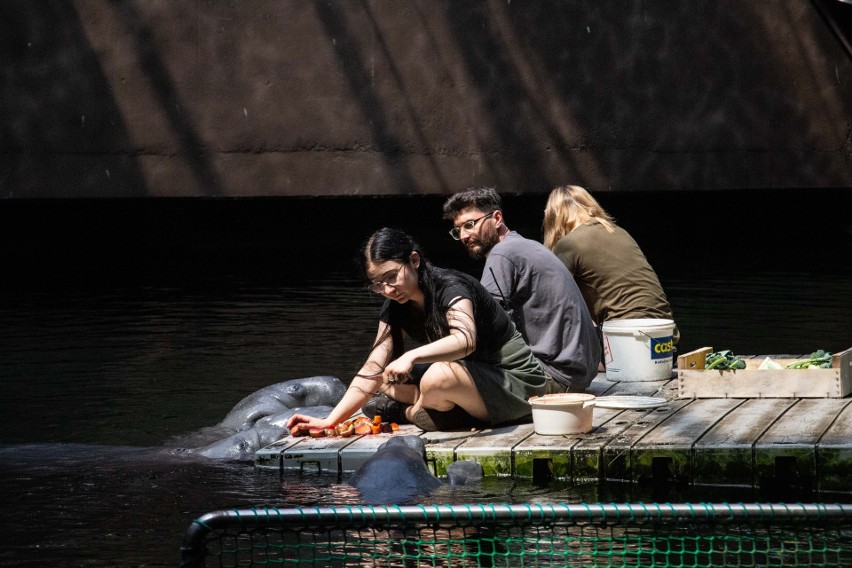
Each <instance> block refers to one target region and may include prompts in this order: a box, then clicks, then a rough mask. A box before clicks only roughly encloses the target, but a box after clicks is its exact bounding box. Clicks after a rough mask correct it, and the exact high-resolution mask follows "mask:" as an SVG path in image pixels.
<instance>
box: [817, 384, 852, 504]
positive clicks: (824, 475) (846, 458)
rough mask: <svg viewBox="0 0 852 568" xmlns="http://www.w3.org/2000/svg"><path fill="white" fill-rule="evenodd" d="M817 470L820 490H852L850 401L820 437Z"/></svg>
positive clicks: (851, 421)
mask: <svg viewBox="0 0 852 568" xmlns="http://www.w3.org/2000/svg"><path fill="white" fill-rule="evenodd" d="M847 402H850V401H847ZM817 472H818V473H817V478H818V479H817V489H818V490H819V491H820V492H843V493H850V492H852V402H850V403H849V404H847V405H846V406H845V407H844V408H843V410H842V411H841V412H840V414H839V415H838V416H837V419H836V420H835V421H834V423H833V424H832V425H831V426H829V428H828V430H826V432H825V434H823V435H822V438H820V440H819V443H818V444H817Z"/></svg>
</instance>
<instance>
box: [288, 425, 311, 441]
mask: <svg viewBox="0 0 852 568" xmlns="http://www.w3.org/2000/svg"><path fill="white" fill-rule="evenodd" d="M290 435H291V436H293V437H296V438H298V437H299V436H307V435H308V429H307V428H305V427H304V426H302V425H301V424H296V425H295V426H293V427H292V428H290Z"/></svg>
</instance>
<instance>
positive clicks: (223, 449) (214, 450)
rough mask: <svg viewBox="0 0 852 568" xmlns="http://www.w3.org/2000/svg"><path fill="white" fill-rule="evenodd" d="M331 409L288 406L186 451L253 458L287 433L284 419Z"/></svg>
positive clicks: (222, 457)
mask: <svg viewBox="0 0 852 568" xmlns="http://www.w3.org/2000/svg"><path fill="white" fill-rule="evenodd" d="M332 410H333V408H332V407H330V406H306V407H305V408H301V407H296V408H291V409H290V410H288V411H287V412H282V413H281V414H276V415H275V416H266V417H264V418H261V419H260V420H258V421H257V422H255V424H254V426H253V427H251V428H248V429H246V430H241V431H239V432H235V433H234V434H231V435H230V436H228V437H227V438H224V439H222V440H219V441H218V442H213V443H212V444H208V445H207V446H204V447H202V448H196V449H193V450H188V451H189V452H190V453H196V454H199V455H202V456H204V457H206V458H211V459H220V460H233V461H252V460H253V459H254V454H255V453H257V450H259V449H260V448H263V447H266V446H268V445H270V444H274V443H275V442H277V441H278V440H280V439H281V438H283V437H285V436H289V435H290V430H288V429H287V420H289V419H290V417H291V416H293V415H294V414H297V413H298V414H304V415H306V416H315V417H317V418H325V417H326V416H328V415H329V414H330V413H331V411H332ZM211 430H212V429H211Z"/></svg>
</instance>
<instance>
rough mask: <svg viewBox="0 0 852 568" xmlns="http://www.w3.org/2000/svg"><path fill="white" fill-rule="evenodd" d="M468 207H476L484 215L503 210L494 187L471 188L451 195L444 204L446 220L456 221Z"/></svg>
mask: <svg viewBox="0 0 852 568" xmlns="http://www.w3.org/2000/svg"><path fill="white" fill-rule="evenodd" d="M468 207H476V208H477V209H479V210H480V211H482V212H483V213H493V212H494V211H497V210H498V209H502V208H503V203H502V201H501V200H500V195H499V194H498V193H497V190H496V189H494V188H493V187H486V186H480V187H469V188H467V189H466V190H464V191H460V192H459V193H456V194H455V195H451V196H450V198H449V199H447V200H446V201H445V202H444V209H443V213H444V219H446V220H448V221H452V220H454V219H455V218H456V217H458V216H459V214H460V213H461V212H462V211H464V210H465V209H467V208H468Z"/></svg>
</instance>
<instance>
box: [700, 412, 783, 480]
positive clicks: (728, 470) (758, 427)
mask: <svg viewBox="0 0 852 568" xmlns="http://www.w3.org/2000/svg"><path fill="white" fill-rule="evenodd" d="M720 400H724V399H720ZM728 400H732V401H735V402H737V403H738V406H737V407H736V408H735V409H733V410H732V411H731V412H729V413H727V414H726V415H725V416H724V417H720V418H721V419H720V420H718V423H717V424H715V425H714V426H713V428H711V429H710V430H709V431H708V432H707V433H706V434H705V435H704V436H703V437H702V438H701V439H700V440H698V441H697V442H696V443H695V445H694V447H693V452H692V463H693V467H692V471H693V475H692V481H693V483H695V484H701V485H717V484H718V485H742V486H753V485H754V458H753V446H754V444H755V443H756V442H757V440H758V439H759V438H760V437H761V436H762V435H763V433H764V432H765V431H766V430H767V429H768V428H769V427H770V426H771V425H772V424H773V423H774V422H775V421H776V420H777V419H778V417H779V416H781V415H782V414H783V413H784V412H786V411H787V409H788V408H790V407H791V406H793V405H794V404H795V403H796V401H792V400H785V399H774V398H763V399H728Z"/></svg>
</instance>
